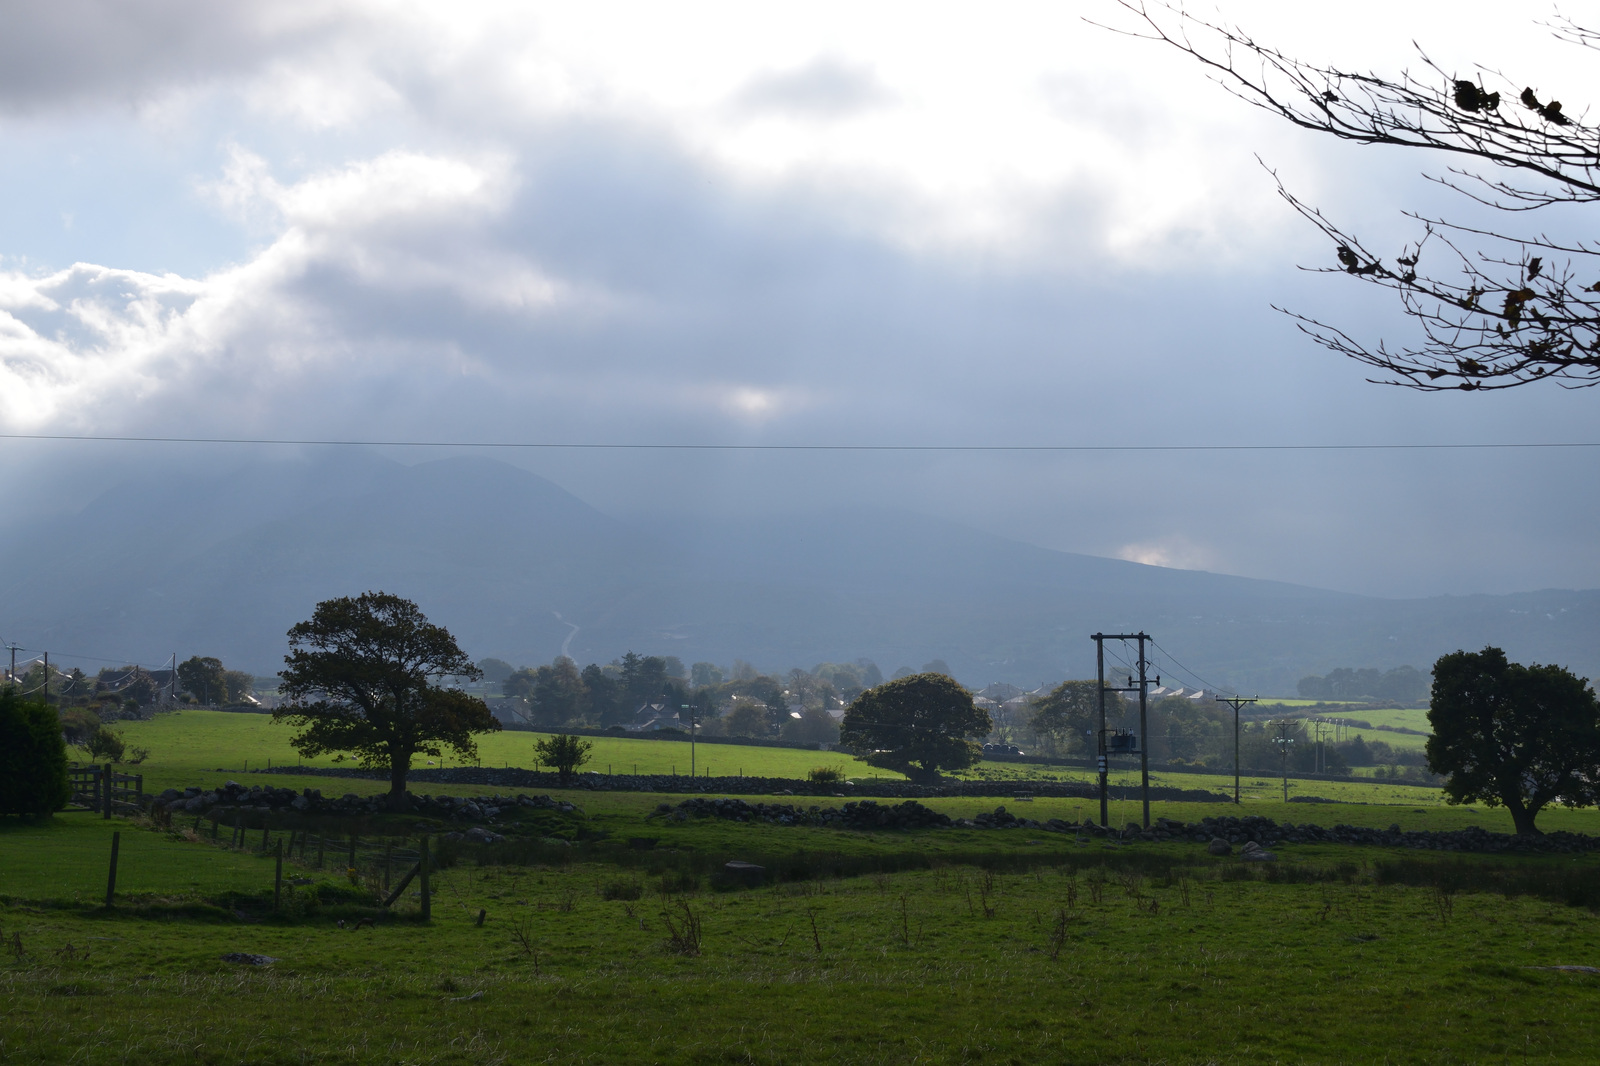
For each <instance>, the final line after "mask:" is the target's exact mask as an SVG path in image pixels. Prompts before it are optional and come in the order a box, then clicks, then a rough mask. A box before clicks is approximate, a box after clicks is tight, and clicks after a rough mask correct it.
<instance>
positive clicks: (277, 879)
mask: <svg viewBox="0 0 1600 1066" xmlns="http://www.w3.org/2000/svg"><path fill="white" fill-rule="evenodd" d="M277 860H278V862H277V869H276V870H275V871H274V872H273V875H272V909H273V910H277V909H278V908H279V907H280V906H281V905H282V903H283V838H282V837H279V838H278V853H277Z"/></svg>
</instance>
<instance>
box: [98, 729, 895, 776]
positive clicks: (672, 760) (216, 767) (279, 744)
mask: <svg viewBox="0 0 1600 1066" xmlns="http://www.w3.org/2000/svg"><path fill="white" fill-rule="evenodd" d="M115 728H117V729H120V730H121V731H122V733H123V735H124V736H125V737H126V738H127V742H128V745H129V746H130V747H133V746H138V747H144V748H148V749H149V750H150V751H151V752H152V755H151V757H150V758H149V759H148V760H147V761H146V762H145V763H144V764H143V765H141V766H140V767H139V768H138V770H139V772H141V773H143V774H144V775H145V784H146V788H147V789H151V788H154V789H156V790H158V791H159V790H160V789H163V788H168V787H179V788H181V787H185V786H187V785H190V784H194V783H195V780H194V779H195V775H197V774H207V775H213V774H215V773H218V772H224V771H226V772H230V773H234V774H239V773H243V772H244V771H245V770H247V769H263V768H266V767H267V766H269V765H271V766H275V767H281V766H286V765H297V764H301V765H306V766H336V765H340V764H339V763H336V762H335V760H334V758H333V757H332V756H323V757H322V758H318V759H301V758H300V757H299V754H298V753H297V752H296V751H295V750H294V749H293V748H292V747H290V745H289V741H290V739H291V738H292V737H293V736H294V729H293V728H291V727H290V726H288V725H285V724H281V723H277V722H274V721H273V720H272V717H271V716H270V715H265V714H235V713H230V712H226V711H201V710H189V711H175V712H173V713H170V714H160V715H157V716H156V717H154V718H153V719H150V720H149V721H142V722H122V723H119V724H118V725H117V726H116V727H115ZM545 736H548V734H542V733H529V732H522V731H516V732H513V731H509V730H508V731H504V732H500V733H490V734H488V735H486V736H483V737H480V738H479V739H478V756H479V758H478V762H479V763H480V764H481V765H483V766H518V767H527V768H529V769H532V768H534V766H535V765H536V759H535V756H534V753H533V746H534V743H535V742H536V741H538V740H539V739H541V738H542V737H545ZM588 739H590V740H591V741H592V743H593V744H594V750H593V751H592V753H591V756H590V762H589V764H588V766H586V767H585V769H586V770H597V771H599V772H601V773H607V772H614V773H618V774H631V773H634V772H638V773H641V774H670V773H674V772H676V773H679V774H683V775H687V774H688V773H689V745H688V744H687V743H685V742H682V741H671V740H645V739H637V740H636V739H633V738H631V737H592V738H588ZM696 749H697V750H696V753H695V754H696V770H697V772H698V773H700V774H704V773H706V772H707V770H709V771H710V772H711V773H713V774H718V775H720V774H727V775H730V776H732V775H735V774H738V773H741V772H742V773H744V774H746V775H748V776H751V777H791V778H799V777H805V775H806V773H807V772H808V771H809V770H811V769H812V768H813V767H816V766H836V767H839V768H841V769H843V770H844V771H845V773H846V774H848V775H851V776H855V777H872V776H879V777H886V778H893V779H896V780H901V779H902V778H901V775H899V774H896V773H892V772H889V771H885V770H876V769H873V768H871V767H868V766H866V765H865V764H863V763H859V762H857V761H856V760H854V759H851V758H849V757H848V756H843V755H839V754H837V753H834V752H820V751H804V750H801V749H798V748H767V747H755V746H745V745H737V746H735V745H726V744H700V745H696ZM435 761H436V762H437V763H439V764H441V765H444V766H460V765H462V763H461V761H460V760H459V759H454V758H451V757H449V756H448V755H447V756H446V757H445V758H442V759H439V760H435ZM428 764H429V761H428V760H427V759H419V760H417V763H416V766H417V768H418V769H425V768H426V767H427V766H428ZM344 765H350V764H349V763H345V764H344ZM635 767H637V771H635ZM350 791H354V792H359V791H361V790H360V789H357V788H354V787H352V788H351V789H350Z"/></svg>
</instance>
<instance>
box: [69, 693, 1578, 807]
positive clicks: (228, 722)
mask: <svg viewBox="0 0 1600 1066" xmlns="http://www.w3.org/2000/svg"><path fill="white" fill-rule="evenodd" d="M121 728H122V729H123V730H124V732H125V733H126V735H127V736H128V738H129V740H130V743H134V744H139V745H142V746H145V747H148V748H149V749H150V750H151V751H152V753H153V754H152V755H151V757H150V759H149V760H148V761H146V762H145V763H144V764H142V765H141V766H139V767H137V770H138V771H139V772H141V773H143V774H144V775H145V787H146V790H147V791H159V790H161V789H163V788H167V787H179V788H182V787H188V786H190V785H203V786H215V785H220V784H223V783H224V782H225V781H227V780H229V779H236V780H243V779H244V778H243V770H244V767H245V765H246V764H247V763H248V765H249V766H252V767H254V766H257V765H260V766H265V765H266V764H267V760H268V759H271V760H272V762H273V765H275V766H276V765H279V764H283V763H292V762H293V761H294V752H293V749H292V748H290V747H289V744H288V741H289V737H290V736H292V735H293V734H292V730H290V729H289V727H287V726H283V725H277V724H274V723H273V722H272V720H271V718H270V717H268V716H266V715H259V714H231V713H226V712H220V711H180V712H177V713H175V714H166V715H159V716H157V717H156V718H155V719H153V720H151V721H147V722H127V723H123V724H122V726H121ZM1381 735H1382V736H1385V737H1388V736H1398V735H1399V734H1381ZM536 736H538V734H532V733H521V732H517V733H498V734H491V735H490V736H488V737H486V738H484V741H483V745H482V747H483V752H484V757H483V759H482V762H483V764H484V765H486V766H493V765H512V766H531V765H532V763H533V760H532V758H531V751H532V747H533V740H534V738H535V737H536ZM1417 739H1419V740H1420V739H1421V738H1417ZM595 745H596V749H595V750H596V757H595V759H594V762H593V763H592V764H591V768H593V767H595V766H598V768H599V769H600V770H601V771H604V770H606V768H607V766H608V765H609V766H610V767H611V768H612V769H615V770H616V771H617V772H619V773H620V772H624V769H625V767H626V768H627V769H628V770H630V771H631V768H632V765H633V764H634V762H636V761H637V762H638V763H639V766H640V769H641V771H642V772H656V773H660V772H670V771H671V768H672V767H673V766H674V765H677V766H679V768H680V770H685V771H686V770H687V766H686V765H685V763H684V762H681V761H679V760H686V758H687V755H688V750H687V745H686V744H683V743H681V742H676V741H665V740H643V739H641V740H635V739H631V738H629V739H625V738H607V737H601V738H595ZM519 751H520V752H521V753H522V757H521V758H518V757H517V754H518V752H519ZM700 753H701V754H702V755H705V756H707V758H708V759H712V760H714V761H711V762H710V763H709V765H710V767H711V768H712V770H713V772H720V771H719V770H718V766H719V765H727V766H728V768H730V769H734V770H737V769H739V768H741V767H742V768H743V769H744V770H745V772H746V773H748V774H751V775H752V776H756V775H758V774H759V775H760V776H768V775H771V776H786V777H802V776H804V775H805V773H806V771H808V770H809V769H811V767H813V766H819V765H840V766H843V767H845V768H846V772H847V774H849V775H850V776H852V777H854V778H856V779H858V780H859V779H863V778H866V777H870V776H872V775H874V774H877V773H880V771H876V770H873V769H871V768H869V767H866V766H865V765H864V764H862V763H859V762H857V761H855V760H854V759H849V758H846V757H844V756H841V755H838V754H834V753H823V752H811V751H802V750H797V749H791V748H762V747H744V746H739V747H732V746H721V747H713V746H711V745H706V746H704V747H701V748H700ZM623 757H626V762H623V761H622V758H623ZM724 759H730V760H731V763H729V764H723V762H722V761H723V760H724ZM313 765H333V762H332V760H331V759H329V758H324V759H320V760H317V761H316V762H315V763H314V764H313ZM702 765H704V764H702ZM884 776H886V777H893V776H896V775H890V774H885V775H884ZM969 776H975V777H980V778H985V779H987V780H990V781H992V782H993V783H994V786H995V789H994V791H995V795H996V796H997V797H998V799H997V800H982V799H973V800H960V799H953V800H943V799H941V800H933V801H929V805H930V806H934V807H937V808H939V809H941V810H947V811H949V812H950V813H952V814H955V813H956V812H957V811H961V812H965V813H975V812H976V811H977V810H980V809H993V806H994V804H995V802H1007V799H1006V797H1007V796H1008V795H1009V794H1012V793H1022V792H1027V791H1028V790H1029V782H1030V781H1037V780H1056V781H1081V782H1085V783H1088V782H1091V781H1093V775H1092V774H1090V773H1089V771H1088V770H1086V769H1084V768H1082V767H1081V766H1080V767H1072V766H1060V767H1050V766H1034V765H1023V764H1016V763H1000V762H985V763H982V764H980V765H979V766H978V767H977V768H976V770H975V773H974V774H970V775H969ZM1150 778H1151V783H1152V784H1153V785H1167V786H1173V787H1177V788H1186V789H1206V790H1209V791H1212V792H1216V793H1221V794H1224V795H1232V792H1233V775H1232V773H1231V772H1226V771H1224V772H1220V773H1215V774H1179V773H1161V772H1153V773H1152V774H1151V775H1150ZM248 780H250V781H252V782H254V781H258V780H262V778H261V777H258V776H255V775H252V776H251V777H250V778H249V779H248ZM268 780H270V781H271V782H272V783H273V784H275V785H280V786H285V787H290V788H296V789H298V788H317V789H321V790H322V791H323V792H324V793H326V794H330V795H333V794H342V793H345V792H352V793H356V794H358V795H371V794H374V793H378V792H384V791H387V789H388V784H387V782H385V781H379V780H375V779H371V778H328V777H318V776H313V775H304V776H297V775H294V774H273V775H272V776H271V777H270V778H268ZM1111 783H1112V785H1113V786H1115V787H1117V788H1122V789H1134V788H1137V786H1138V783H1139V776H1138V770H1137V765H1136V764H1127V763H1125V764H1122V765H1114V766H1113V770H1112V775H1111ZM1242 785H1243V787H1242V791H1241V799H1242V800H1243V801H1244V804H1245V810H1246V812H1247V813H1259V814H1265V815H1268V816H1270V817H1273V818H1275V819H1278V820H1288V821H1294V822H1315V823H1318V824H1322V825H1331V824H1335V823H1339V822H1343V823H1347V824H1351V825H1381V826H1387V825H1389V824H1390V823H1391V822H1399V823H1400V824H1402V825H1404V826H1405V827H1406V828H1459V827H1461V826H1464V825H1483V826H1484V827H1485V828H1489V829H1493V830H1495V831H1498V832H1509V831H1510V828H1511V823H1510V819H1509V817H1508V816H1507V815H1506V814H1505V812H1504V811H1503V810H1498V809H1489V808H1483V807H1450V806H1447V805H1446V804H1445V802H1444V795H1443V793H1442V792H1440V791H1439V790H1438V789H1432V788H1419V787H1416V786H1405V785H1394V784H1389V783H1386V782H1375V781H1372V780H1370V779H1369V780H1361V779H1356V780H1326V781H1301V780H1291V781H1290V782H1289V795H1290V796H1291V797H1293V796H1317V797H1321V798H1324V799H1330V800H1334V801H1336V803H1334V804H1320V803H1319V804H1301V803H1291V804H1287V805H1285V804H1284V803H1283V800H1282V786H1281V781H1280V779H1278V778H1275V777H1273V776H1271V775H1270V774H1255V773H1248V774H1246V775H1245V776H1244V778H1243V781H1242ZM415 790H416V791H419V792H450V793H455V794H467V793H473V792H481V791H484V789H481V788H478V787H476V786H460V785H458V786H450V785H442V784H432V783H418V784H417V785H416V786H415ZM839 791H841V792H848V791H849V789H848V788H847V787H844V788H841V789H839ZM572 798H573V800H574V802H577V803H580V804H582V805H584V806H585V807H586V808H587V809H589V810H590V812H591V813H592V814H593V815H594V816H596V817H602V818H603V817H605V816H606V814H605V812H607V811H610V810H612V809H617V810H622V811H626V812H629V816H630V817H631V816H632V814H633V813H641V814H642V813H644V812H645V811H647V810H648V807H649V806H653V804H654V803H655V802H658V799H659V797H653V796H647V795H645V794H639V793H589V792H575V793H573V794H572ZM808 802H810V801H808ZM641 805H643V806H641ZM1017 809H1018V810H1021V808H1017ZM1028 809H1029V810H1030V811H1033V812H1036V813H1035V814H1034V815H1033V816H1034V817H1038V818H1040V819H1041V820H1042V819H1044V818H1048V817H1062V818H1068V819H1070V820H1081V819H1082V818H1083V817H1086V816H1087V817H1098V814H1099V808H1098V804H1097V803H1095V802H1094V801H1091V800H1049V799H1039V800H1037V801H1035V803H1034V805H1033V806H1032V807H1030V808H1028ZM1154 809H1155V810H1156V811H1158V812H1162V811H1168V812H1184V811H1189V812H1196V811H1207V812H1212V813H1214V812H1215V811H1216V810H1218V809H1219V808H1218V807H1217V805H1213V804H1160V803H1158V804H1156V805H1154ZM1139 816H1140V805H1139V803H1138V802H1137V801H1133V800H1116V801H1113V803H1112V819H1113V821H1114V822H1116V823H1117V824H1119V825H1120V824H1123V823H1125V822H1126V821H1128V820H1130V819H1137V818H1139ZM1171 816H1173V817H1183V818H1185V820H1195V819H1197V818H1199V817H1203V816H1204V815H1203V814H1199V813H1173V814H1172V815H1171ZM73 817H85V816H82V815H74V816H73ZM1540 824H1541V825H1544V826H1547V827H1548V828H1552V829H1554V828H1563V829H1573V830H1576V831H1581V832H1600V813H1597V812H1596V811H1593V810H1583V811H1567V810H1564V809H1557V810H1551V811H1547V812H1546V813H1545V814H1543V815H1541V823H1540Z"/></svg>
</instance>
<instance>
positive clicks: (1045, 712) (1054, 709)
mask: <svg viewBox="0 0 1600 1066" xmlns="http://www.w3.org/2000/svg"><path fill="white" fill-rule="evenodd" d="M1109 698H1110V699H1111V700H1117V699H1118V698H1119V697H1117V696H1111V697H1109ZM1033 708H1034V711H1033V720H1032V722H1031V723H1030V724H1031V725H1032V727H1033V731H1034V733H1035V734H1036V735H1038V736H1039V737H1040V738H1046V737H1048V738H1049V742H1050V746H1051V747H1059V748H1061V749H1062V750H1065V751H1073V752H1086V751H1089V750H1090V749H1091V748H1092V747H1093V744H1092V742H1091V741H1090V739H1089V737H1090V734H1092V733H1093V730H1094V727H1095V721H1096V718H1097V716H1098V715H1099V713H1100V684H1099V682H1097V681H1063V682H1061V684H1059V685H1057V686H1056V687H1055V688H1053V689H1051V690H1050V692H1049V693H1048V694H1046V695H1045V696H1044V698H1043V699H1041V700H1039V701H1038V702H1036V703H1035V704H1034V705H1033ZM1119 710H1121V707H1120V705H1118V704H1113V706H1112V713H1113V714H1115V713H1116V712H1117V711H1119Z"/></svg>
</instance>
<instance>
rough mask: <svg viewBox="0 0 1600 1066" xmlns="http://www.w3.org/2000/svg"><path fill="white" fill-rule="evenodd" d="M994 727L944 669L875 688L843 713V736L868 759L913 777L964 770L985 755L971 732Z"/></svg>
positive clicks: (842, 739) (921, 778)
mask: <svg viewBox="0 0 1600 1066" xmlns="http://www.w3.org/2000/svg"><path fill="white" fill-rule="evenodd" d="M993 728H994V723H993V721H992V720H991V719H990V718H989V712H988V711H985V710H983V709H981V708H979V707H977V706H975V705H974V704H973V702H972V694H971V693H969V692H968V691H967V690H966V689H964V688H962V687H961V686H960V685H959V684H957V683H956V681H955V680H954V679H952V678H951V677H949V676H948V675H946V674H931V673H930V674H912V675H910V676H908V677H903V678H900V679H898V680H895V681H890V682H888V683H886V684H883V685H879V686H878V687H877V688H871V689H868V690H867V691H865V692H863V693H862V694H861V695H859V696H857V697H856V698H855V702H853V703H851V704H850V707H849V709H848V710H846V711H845V713H844V722H843V725H842V727H841V729H840V733H839V742H840V743H841V744H842V745H844V746H845V747H846V748H848V749H850V750H851V751H853V752H855V753H856V757H857V758H859V759H862V760H863V761H865V762H866V763H867V764H868V765H871V766H877V767H881V768H883V769H885V770H895V771H898V772H900V773H903V774H905V775H906V776H907V777H909V778H911V779H912V780H914V781H933V780H937V779H938V777H939V772H940V771H941V770H964V769H966V768H967V767H968V766H972V765H973V764H975V763H977V762H978V760H979V759H981V758H982V757H983V749H982V748H980V747H979V746H978V745H977V744H976V743H974V742H973V741H972V740H971V739H970V738H972V737H982V736H986V735H988V733H989V731H990V730H991V729H993Z"/></svg>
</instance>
